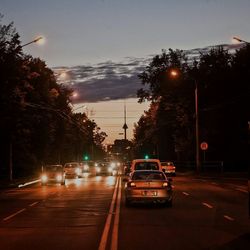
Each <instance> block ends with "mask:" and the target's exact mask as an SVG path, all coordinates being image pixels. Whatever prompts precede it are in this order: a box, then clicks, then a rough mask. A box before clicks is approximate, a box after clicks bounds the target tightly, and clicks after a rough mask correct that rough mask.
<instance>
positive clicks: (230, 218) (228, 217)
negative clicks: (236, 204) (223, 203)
mask: <svg viewBox="0 0 250 250" xmlns="http://www.w3.org/2000/svg"><path fill="white" fill-rule="evenodd" d="M224 218H225V219H227V220H230V221H234V218H232V217H230V216H228V215H224Z"/></svg>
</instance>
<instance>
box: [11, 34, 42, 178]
mask: <svg viewBox="0 0 250 250" xmlns="http://www.w3.org/2000/svg"><path fill="white" fill-rule="evenodd" d="M42 39H43V37H42V36H39V37H38V38H36V39H34V40H32V41H31V42H28V43H25V44H23V45H20V47H19V48H23V47H25V46H27V45H29V44H32V43H37V42H38V41H40V40H42ZM9 180H10V182H12V181H13V145H12V134H11V135H10V142H9Z"/></svg>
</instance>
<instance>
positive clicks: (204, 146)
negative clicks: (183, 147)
mask: <svg viewBox="0 0 250 250" xmlns="http://www.w3.org/2000/svg"><path fill="white" fill-rule="evenodd" d="M201 149H202V150H207V149H208V144H207V143H206V142H205V141H204V142H202V143H201Z"/></svg>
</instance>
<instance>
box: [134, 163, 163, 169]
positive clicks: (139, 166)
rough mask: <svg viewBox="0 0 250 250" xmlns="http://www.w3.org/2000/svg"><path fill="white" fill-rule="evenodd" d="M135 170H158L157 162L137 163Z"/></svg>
mask: <svg viewBox="0 0 250 250" xmlns="http://www.w3.org/2000/svg"><path fill="white" fill-rule="evenodd" d="M135 170H159V166H158V164H157V162H137V163H135Z"/></svg>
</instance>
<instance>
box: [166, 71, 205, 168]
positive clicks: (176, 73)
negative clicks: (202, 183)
mask: <svg viewBox="0 0 250 250" xmlns="http://www.w3.org/2000/svg"><path fill="white" fill-rule="evenodd" d="M170 76H171V77H173V78H175V77H177V76H178V71H176V70H174V69H173V70H171V71H170ZM194 96H195V141H196V143H195V146H196V157H195V159H196V170H197V173H200V169H201V162H200V139H199V106H198V105H199V104H198V83H197V81H196V80H195V91H194Z"/></svg>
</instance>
